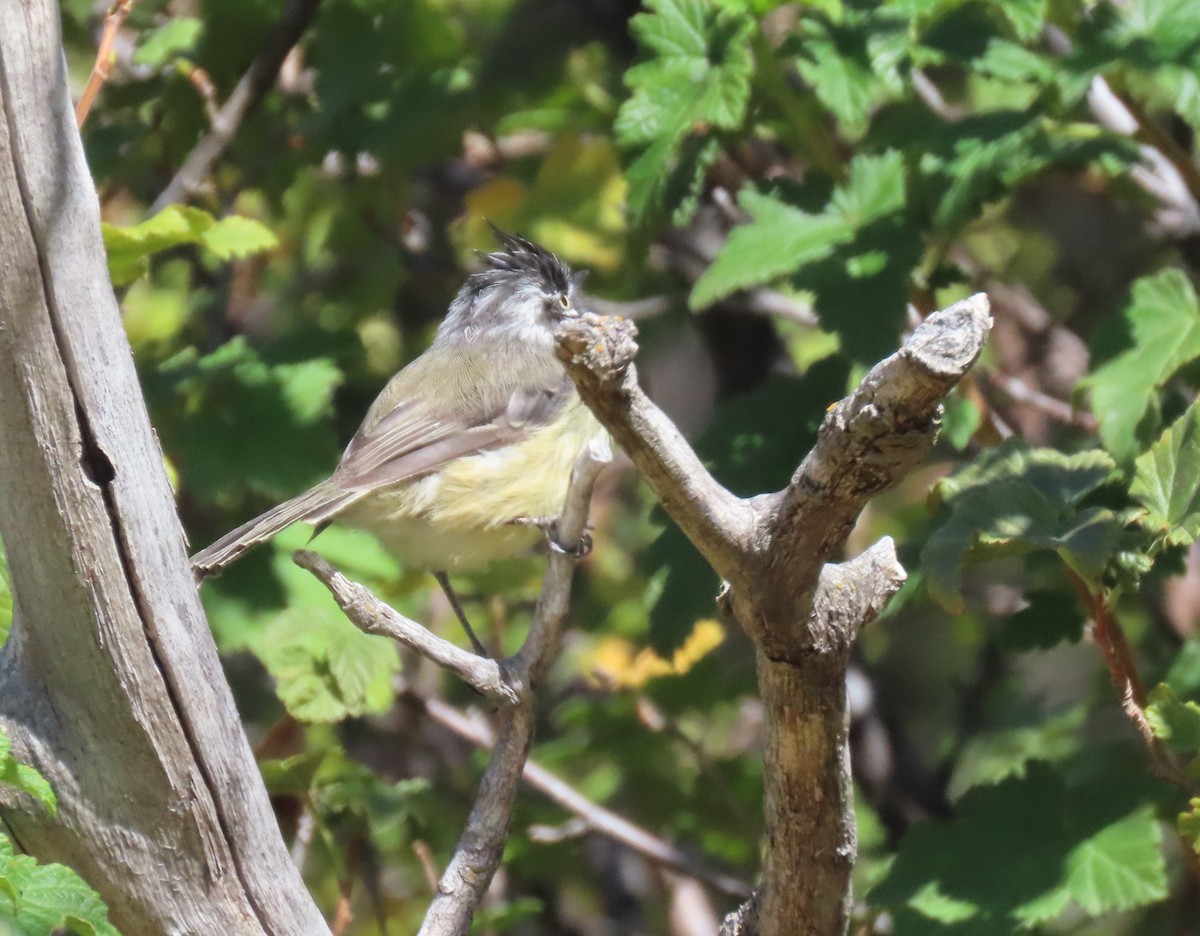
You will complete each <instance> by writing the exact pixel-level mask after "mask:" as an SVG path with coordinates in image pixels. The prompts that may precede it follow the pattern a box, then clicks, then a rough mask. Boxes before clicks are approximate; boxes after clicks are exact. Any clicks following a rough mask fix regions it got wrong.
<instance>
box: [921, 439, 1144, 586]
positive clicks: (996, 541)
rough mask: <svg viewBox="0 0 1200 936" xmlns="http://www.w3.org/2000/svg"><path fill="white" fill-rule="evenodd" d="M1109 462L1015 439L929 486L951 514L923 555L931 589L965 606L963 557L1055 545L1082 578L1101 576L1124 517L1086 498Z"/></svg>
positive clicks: (1105, 475)
mask: <svg viewBox="0 0 1200 936" xmlns="http://www.w3.org/2000/svg"><path fill="white" fill-rule="evenodd" d="M1114 468H1115V465H1114V464H1113V462H1112V460H1111V459H1110V458H1109V457H1108V456H1107V455H1105V454H1104V453H1102V452H1096V451H1093V452H1082V453H1080V454H1078V455H1063V454H1062V453H1061V452H1057V451H1054V450H1052V449H1027V448H1025V447H1024V446H1022V445H1020V444H1016V443H1014V444H1006V445H1001V446H998V447H996V448H994V449H991V450H989V451H987V452H985V453H983V454H982V455H981V456H980V457H979V458H977V459H976V460H975V461H974V463H972V464H971V465H968V466H967V467H965V468H963V469H962V470H961V471H959V472H958V473H957V474H955V475H953V476H951V477H949V478H947V479H945V480H944V481H942V482H940V483H939V484H938V485H937V486H936V487H935V488H934V498H935V499H937V500H940V501H941V502H943V503H945V504H946V506H947V507H948V508H949V509H950V517H949V519H948V520H947V522H946V523H944V524H943V525H942V526H940V527H939V528H938V529H937V530H936V531H935V532H934V534H933V535H932V536H931V537H930V538H929V540H928V542H927V543H926V544H925V548H924V550H923V552H922V555H921V562H922V567H923V569H924V571H925V574H926V576H927V581H928V583H929V588H930V591H931V592H932V593H933V594H934V595H935V596H937V597H938V599H939V600H941V601H943V602H944V603H946V604H947V605H948V606H949V607H952V608H962V607H963V601H962V596H961V593H960V591H959V584H958V581H959V578H958V576H959V569H960V567H961V565H962V563H963V561H964V559H965V558H967V557H968V556H969V555H970V556H974V557H984V556H992V557H994V556H997V555H1014V554H1019V553H1023V552H1028V551H1030V550H1035V549H1051V550H1054V551H1055V552H1056V553H1057V554H1058V555H1059V557H1060V558H1061V559H1062V560H1063V562H1064V563H1066V564H1067V566H1068V567H1070V568H1071V569H1072V570H1073V571H1074V572H1075V573H1076V574H1077V575H1079V576H1080V577H1081V578H1083V579H1085V580H1086V581H1090V582H1098V581H1099V580H1100V578H1101V577H1102V575H1103V573H1104V570H1105V567H1106V566H1107V564H1108V563H1109V561H1110V560H1111V559H1112V558H1113V555H1114V553H1115V552H1116V550H1117V547H1118V545H1119V543H1120V537H1121V530H1122V527H1123V525H1124V524H1123V523H1122V521H1121V518H1120V517H1119V516H1118V515H1117V514H1116V513H1115V512H1114V511H1112V510H1111V509H1108V508H1106V507H1098V506H1086V505H1085V504H1084V503H1083V502H1084V500H1085V498H1086V497H1087V496H1088V495H1089V494H1091V493H1092V492H1093V491H1095V490H1096V489H1097V488H1099V487H1100V486H1101V485H1103V484H1104V483H1105V482H1106V481H1107V480H1108V479H1109V477H1110V475H1111V474H1112V472H1113V470H1114Z"/></svg>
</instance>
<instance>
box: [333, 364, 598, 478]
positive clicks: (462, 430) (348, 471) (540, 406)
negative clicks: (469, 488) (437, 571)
mask: <svg viewBox="0 0 1200 936" xmlns="http://www.w3.org/2000/svg"><path fill="white" fill-rule="evenodd" d="M574 394H575V386H574V384H572V383H571V380H570V378H569V377H567V375H566V374H565V373H564V374H562V375H561V376H556V377H554V378H552V379H551V380H550V381H548V382H543V383H541V384H526V385H522V386H518V387H516V388H515V389H514V390H513V391H512V392H511V393H510V394H509V395H508V397H507V398H504V399H501V400H499V401H497V404H496V405H494V406H491V407H486V408H481V409H480V410H479V411H478V412H475V413H469V414H463V413H455V414H450V413H448V412H445V411H443V412H437V411H434V410H431V409H430V408H429V407H428V406H427V405H424V404H422V403H419V402H412V401H401V402H399V403H398V404H396V406H394V407H393V408H392V409H391V411H390V412H388V413H386V414H384V415H383V416H382V418H380V419H379V420H378V421H376V422H375V423H374V424H373V425H371V426H370V428H369V429H360V430H359V432H358V434H357V435H355V437H354V438H353V439H352V440H351V441H350V445H349V446H348V447H347V448H346V453H345V454H344V455H343V456H342V461H341V464H339V465H338V467H337V470H336V471H335V472H334V474H333V478H332V479H331V480H332V481H334V482H335V483H336V484H337V485H338V486H339V487H341V488H343V489H348V490H352V491H354V492H355V493H356V494H358V495H360V496H361V495H362V494H365V493H368V492H369V491H373V490H377V489H378V488H381V487H386V486H388V485H392V484H398V483H400V482H402V481H410V480H412V479H414V478H417V477H420V476H421V475H424V474H427V473H429V472H431V471H434V470H436V469H438V468H440V467H442V466H443V465H445V464H447V463H448V462H451V461H453V460H454V459H456V458H462V457H464V456H467V455H475V454H478V453H480V452H486V451H488V450H489V449H494V448H497V447H499V446H502V445H509V444H512V443H514V442H517V441H520V440H521V439H523V438H525V437H526V436H528V435H529V434H530V433H532V432H534V431H535V430H537V429H539V428H541V427H542V426H545V425H547V424H548V423H550V422H551V421H552V420H553V419H554V418H555V417H556V416H557V415H558V414H559V413H561V412H562V410H563V408H564V407H565V406H566V405H567V404H568V402H569V401H570V400H571V399H572V397H573V396H574Z"/></svg>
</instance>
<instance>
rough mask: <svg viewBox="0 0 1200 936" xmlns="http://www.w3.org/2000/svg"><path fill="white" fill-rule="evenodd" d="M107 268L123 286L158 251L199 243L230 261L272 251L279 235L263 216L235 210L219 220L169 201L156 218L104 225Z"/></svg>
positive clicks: (144, 268)
mask: <svg viewBox="0 0 1200 936" xmlns="http://www.w3.org/2000/svg"><path fill="white" fill-rule="evenodd" d="M100 227H101V231H102V233H103V236H104V246H105V248H106V249H107V250H108V269H109V275H110V276H111V277H112V281H113V284H114V285H116V286H124V285H128V284H129V283H132V282H133V281H134V280H136V279H137V278H138V277H140V276H141V275H142V274H143V273H145V272H146V269H147V263H148V261H149V258H150V257H152V256H153V255H154V254H156V253H161V252H162V251H164V250H169V249H171V248H172V247H180V246H183V245H185V244H197V245H200V246H202V247H204V248H205V249H206V250H208V251H209V252H210V253H212V254H213V255H214V256H215V257H217V258H218V259H221V260H229V259H231V258H233V257H243V256H247V255H249V254H252V253H259V252H261V251H264V250H270V249H272V248H274V247H276V246H277V245H278V241H277V240H276V238H275V235H274V234H272V233H271V231H270V230H269V229H268V228H267V227H265V226H264V225H263V224H261V223H259V222H258V221H254V220H252V219H250V218H242V217H239V216H237V215H231V216H230V217H228V218H222V219H221V220H220V221H218V220H216V219H215V218H214V217H213V216H212V215H210V214H209V213H208V212H207V211H202V210H200V209H199V208H192V207H188V206H181V205H169V206H167V207H166V208H164V209H163V210H162V211H160V212H159V213H158V214H156V215H155V216H154V217H152V218H148V219H147V220H145V221H143V222H141V223H140V224H134V225H131V226H129V227H117V226H116V225H112V224H102V225H101V226H100Z"/></svg>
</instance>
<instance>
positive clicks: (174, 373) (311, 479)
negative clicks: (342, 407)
mask: <svg viewBox="0 0 1200 936" xmlns="http://www.w3.org/2000/svg"><path fill="white" fill-rule="evenodd" d="M341 381H342V374H341V371H340V369H339V368H338V367H337V365H335V364H334V363H333V361H330V360H328V359H325V358H314V359H311V360H307V361H303V362H301V363H296V364H268V363H267V362H266V361H264V360H263V359H262V358H261V357H260V356H259V354H258V352H257V351H256V350H255V349H253V348H252V347H251V346H250V345H249V344H248V343H247V342H246V341H245V339H243V338H240V337H239V338H235V339H234V340H233V341H230V342H228V343H226V344H225V345H223V346H221V347H220V348H218V349H217V350H216V351H214V352H213V353H212V354H209V355H207V356H205V357H202V358H196V356H195V355H194V353H191V352H185V353H183V354H180V355H178V356H177V357H176V358H174V359H172V360H170V361H167V362H164V363H163V364H162V365H161V367H160V368H159V370H158V371H157V372H156V373H154V374H152V375H150V376H149V377H148V378H147V380H146V391H147V398H148V399H149V401H150V403H151V412H152V415H153V417H154V423H155V426H156V428H157V429H158V431H159V433H160V434H161V436H162V440H163V446H164V448H165V449H166V451H167V453H168V454H169V455H170V457H171V458H172V459H173V460H175V461H176V463H177V464H179V465H181V466H183V468H184V481H185V483H186V485H187V488H188V490H189V491H190V492H191V494H192V495H193V496H196V497H198V498H200V499H201V500H204V501H209V502H212V501H216V500H220V499H221V498H222V496H223V495H224V496H226V497H228V496H229V495H231V494H233V495H244V494H245V493H246V492H247V491H251V492H254V493H257V494H260V495H262V496H264V497H267V498H278V499H283V498H285V497H289V496H291V495H292V494H295V493H297V492H298V491H299V490H301V489H302V488H304V487H305V486H307V485H311V484H314V483H315V482H317V481H318V480H320V479H321V478H322V477H324V476H326V475H328V473H329V471H330V469H331V468H332V466H333V465H334V464H336V461H337V442H336V439H335V438H334V436H333V433H332V431H331V429H330V426H329V423H328V420H329V418H330V416H331V415H332V410H333V394H334V390H336V388H337V387H338V386H339V385H340V384H341ZM280 452H288V453H289V454H288V457H287V458H280V457H279V453H280Z"/></svg>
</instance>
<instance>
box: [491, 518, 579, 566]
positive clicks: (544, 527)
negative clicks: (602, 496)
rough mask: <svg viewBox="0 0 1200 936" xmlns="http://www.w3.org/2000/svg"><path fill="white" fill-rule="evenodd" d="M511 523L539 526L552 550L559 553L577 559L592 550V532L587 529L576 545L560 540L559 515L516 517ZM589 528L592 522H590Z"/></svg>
mask: <svg viewBox="0 0 1200 936" xmlns="http://www.w3.org/2000/svg"><path fill="white" fill-rule="evenodd" d="M509 523H513V524H516V525H517V526H531V527H537V528H538V529H539V530H541V532H542V536H544V537H546V545H547V546H549V547H550V551H551V552H555V553H558V554H559V555H562V556H574V557H575V558H576V559H582V558H583V557H584V556H586V555H587V554H588V553H590V552H591V551H592V534H591V533H589V532H588V531H587V530H584V531H583V535H582V536H581V537H580V538H579V543H578V545H576V546H564V545H563V544H562V543H560V542H559V541H558V517H553V516H544V517H514V518H513V519H512V520H510V521H509ZM588 526H589V528H590V527H591V524H588Z"/></svg>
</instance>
